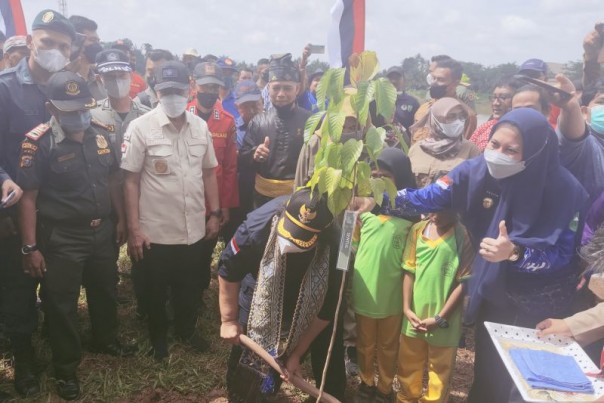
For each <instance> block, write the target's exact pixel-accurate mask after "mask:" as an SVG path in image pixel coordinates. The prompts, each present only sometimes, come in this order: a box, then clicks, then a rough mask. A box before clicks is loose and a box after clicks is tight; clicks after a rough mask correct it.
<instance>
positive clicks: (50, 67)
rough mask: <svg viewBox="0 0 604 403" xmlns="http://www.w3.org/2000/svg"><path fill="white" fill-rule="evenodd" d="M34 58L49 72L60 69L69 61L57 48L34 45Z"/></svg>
mask: <svg viewBox="0 0 604 403" xmlns="http://www.w3.org/2000/svg"><path fill="white" fill-rule="evenodd" d="M34 60H35V61H36V63H37V64H38V65H39V66H40V67H42V68H43V69H44V70H46V71H48V72H49V73H56V72H57V71H61V70H62V69H63V68H64V67H65V66H66V65H67V62H69V60H67V58H66V57H65V56H63V53H61V52H60V51H59V49H38V48H37V47H34Z"/></svg>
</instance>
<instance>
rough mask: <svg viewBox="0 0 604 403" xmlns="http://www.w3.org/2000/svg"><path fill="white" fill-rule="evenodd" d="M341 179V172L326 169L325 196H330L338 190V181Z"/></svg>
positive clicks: (339, 170)
mask: <svg viewBox="0 0 604 403" xmlns="http://www.w3.org/2000/svg"><path fill="white" fill-rule="evenodd" d="M341 179H342V170H341V169H333V168H331V167H329V168H327V170H326V171H325V185H326V191H327V194H329V195H331V194H332V193H334V192H335V191H336V190H337V189H338V185H339V184H340V180H341Z"/></svg>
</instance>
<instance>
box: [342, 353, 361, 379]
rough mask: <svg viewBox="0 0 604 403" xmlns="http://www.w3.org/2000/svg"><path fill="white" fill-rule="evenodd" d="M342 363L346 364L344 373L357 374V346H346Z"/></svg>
mask: <svg viewBox="0 0 604 403" xmlns="http://www.w3.org/2000/svg"><path fill="white" fill-rule="evenodd" d="M345 357H346V358H345V359H344V364H345V366H346V375H348V376H349V377H354V376H357V375H358V374H359V365H358V364H357V348H356V347H353V346H350V347H346V355H345Z"/></svg>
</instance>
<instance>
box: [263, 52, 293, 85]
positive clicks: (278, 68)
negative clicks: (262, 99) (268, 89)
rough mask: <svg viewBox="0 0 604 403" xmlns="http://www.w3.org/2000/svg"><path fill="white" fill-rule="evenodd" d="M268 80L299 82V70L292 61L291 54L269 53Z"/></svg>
mask: <svg viewBox="0 0 604 403" xmlns="http://www.w3.org/2000/svg"><path fill="white" fill-rule="evenodd" d="M268 75H269V78H268V81H269V82H271V81H295V82H298V83H299V82H300V70H298V66H296V65H295V64H294V62H293V61H292V54H291V53H285V54H276V55H271V61H270V63H269V65H268Z"/></svg>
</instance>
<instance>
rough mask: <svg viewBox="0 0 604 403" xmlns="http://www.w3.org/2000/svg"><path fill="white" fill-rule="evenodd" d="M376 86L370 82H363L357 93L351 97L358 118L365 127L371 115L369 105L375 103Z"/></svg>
mask: <svg viewBox="0 0 604 403" xmlns="http://www.w3.org/2000/svg"><path fill="white" fill-rule="evenodd" d="M374 92H375V86H373V85H372V84H371V83H370V82H368V81H361V82H360V83H359V85H358V87H357V93H356V94H354V95H352V96H351V104H352V108H353V109H354V111H355V112H356V114H357V116H358V120H359V122H360V123H361V126H365V122H367V117H368V115H369V104H370V103H371V101H373V94H374Z"/></svg>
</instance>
